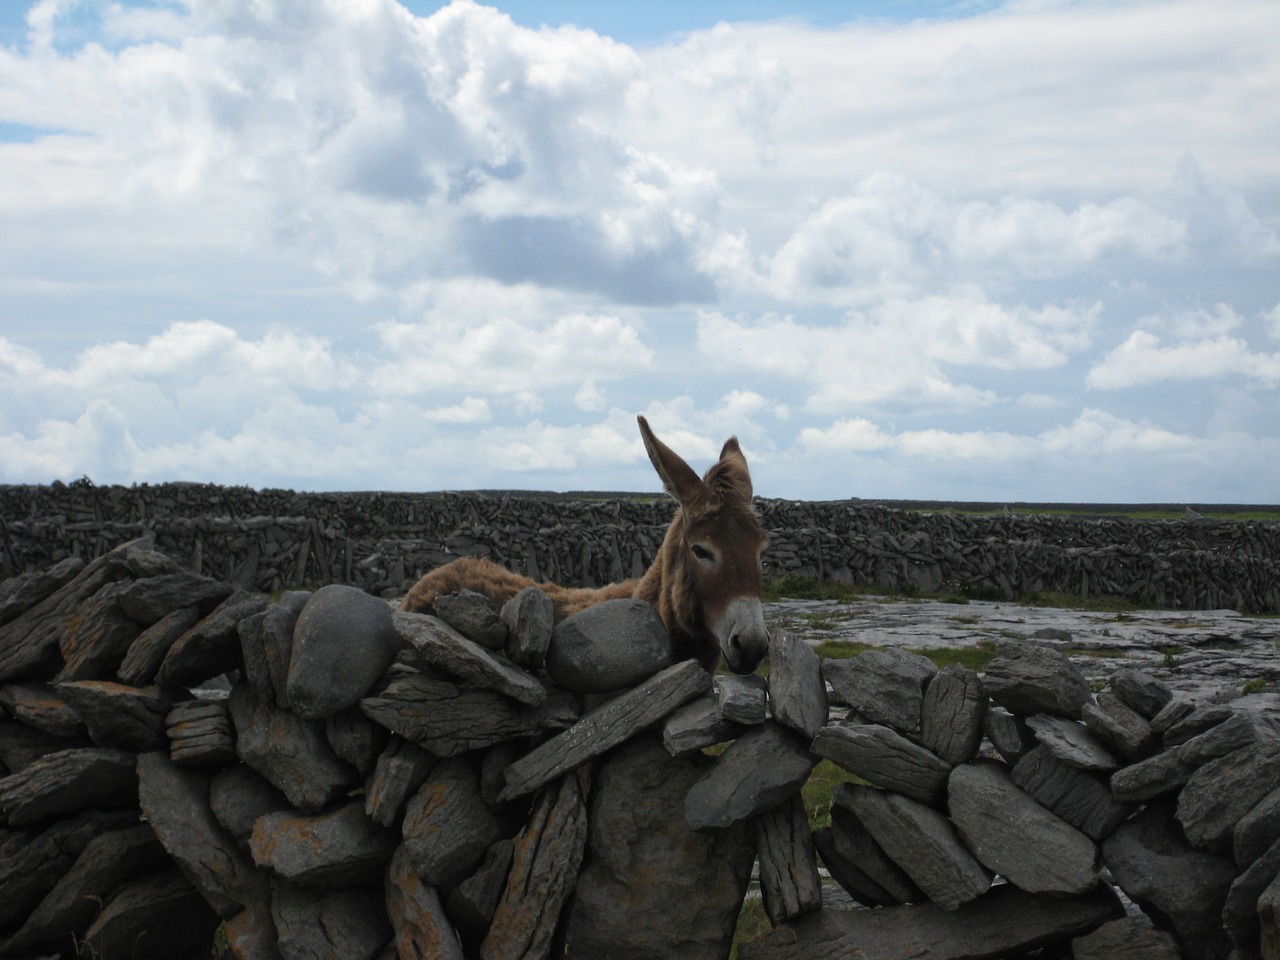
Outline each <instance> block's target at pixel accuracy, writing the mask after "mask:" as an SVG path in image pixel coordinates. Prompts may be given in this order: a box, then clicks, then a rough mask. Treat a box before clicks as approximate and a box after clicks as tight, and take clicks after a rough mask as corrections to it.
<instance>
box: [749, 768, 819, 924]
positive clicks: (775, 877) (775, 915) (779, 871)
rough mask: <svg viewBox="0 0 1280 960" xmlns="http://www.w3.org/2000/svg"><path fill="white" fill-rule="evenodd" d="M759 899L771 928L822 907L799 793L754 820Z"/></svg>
mask: <svg viewBox="0 0 1280 960" xmlns="http://www.w3.org/2000/svg"><path fill="white" fill-rule="evenodd" d="M754 824H755V836H756V858H757V862H758V863H759V864H760V895H761V897H762V899H763V901H764V912H765V914H766V915H767V916H768V918H769V922H770V923H772V924H773V925H774V926H777V925H778V924H780V923H785V922H787V921H788V920H794V919H795V918H796V917H798V916H800V914H802V913H808V912H809V911H810V910H818V909H820V908H821V907H822V882H821V880H820V879H819V877H818V863H817V860H816V859H815V858H814V851H813V835H812V833H810V831H809V821H808V818H807V817H806V815H805V809H804V801H803V800H802V799H801V797H800V794H799V793H794V794H792V795H791V798H790V799H789V800H784V801H782V803H780V804H778V805H777V806H776V807H774V808H773V809H771V810H766V811H765V812H764V813H762V814H760V815H759V816H757V817H756V818H755V821H754Z"/></svg>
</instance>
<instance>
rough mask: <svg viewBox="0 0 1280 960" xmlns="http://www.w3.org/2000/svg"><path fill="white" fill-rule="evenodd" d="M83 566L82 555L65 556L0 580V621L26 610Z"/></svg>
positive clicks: (72, 577)
mask: <svg viewBox="0 0 1280 960" xmlns="http://www.w3.org/2000/svg"><path fill="white" fill-rule="evenodd" d="M83 569H84V560H83V559H82V558H81V557H66V558H64V559H62V560H59V561H58V562H57V563H55V564H54V565H53V566H51V567H48V568H46V569H44V570H35V571H32V572H31V573H20V574H18V575H17V576H15V577H9V578H8V579H7V580H3V581H0V624H6V623H8V622H9V621H10V620H12V619H14V618H15V617H17V616H18V615H20V614H23V613H26V612H27V611H28V610H30V609H31V608H32V607H34V606H35V605H36V604H38V603H39V602H40V601H42V600H44V599H45V598H47V597H48V596H49V595H50V594H52V593H53V592H54V591H56V590H58V589H60V588H61V587H64V586H66V585H67V584H68V583H70V582H71V581H72V579H74V577H75V576H76V574H78V573H79V572H80V571H81V570H83Z"/></svg>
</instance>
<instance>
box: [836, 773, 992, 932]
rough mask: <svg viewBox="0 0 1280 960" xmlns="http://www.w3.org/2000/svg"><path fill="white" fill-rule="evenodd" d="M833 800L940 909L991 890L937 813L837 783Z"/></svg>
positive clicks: (906, 799) (901, 798)
mask: <svg viewBox="0 0 1280 960" xmlns="http://www.w3.org/2000/svg"><path fill="white" fill-rule="evenodd" d="M834 800H835V802H836V803H838V804H839V805H840V806H842V807H844V808H845V809H847V810H849V811H851V812H852V813H853V814H854V816H856V817H857V818H858V820H859V822H861V823H862V824H863V826H865V827H866V828H867V832H868V833H870V834H871V837H872V839H873V840H875V842H876V844H877V845H878V846H879V847H880V849H882V850H883V851H884V852H885V853H886V854H887V855H888V856H889V857H890V858H891V859H892V860H893V862H894V863H896V864H897V865H898V866H899V867H901V868H902V870H903V872H904V873H906V874H907V876H908V877H910V878H911V881H912V882H913V883H914V884H915V885H916V886H917V887H919V888H920V890H921V891H923V892H924V894H925V895H926V896H927V897H928V898H929V899H930V900H932V901H933V902H934V903H936V904H937V905H938V906H940V907H942V909H944V910H955V909H957V908H958V907H960V906H961V905H962V904H965V903H968V902H969V901H971V900H974V899H976V898H978V897H980V896H982V894H984V893H986V891H987V890H988V888H989V887H990V886H991V875H990V873H988V872H987V870H986V868H985V867H983V866H982V864H980V863H979V862H978V861H977V860H976V859H975V858H974V856H973V854H971V853H970V852H969V851H968V850H967V849H966V848H965V846H964V844H962V843H961V842H960V839H959V837H958V836H957V835H956V831H955V827H954V826H952V824H951V821H949V820H948V819H947V818H946V817H944V816H943V815H942V814H940V813H938V811H936V810H934V809H932V808H930V807H927V806H925V805H924V804H922V803H919V802H917V801H915V800H912V799H911V798H910V797H906V796H903V795H901V794H897V793H890V792H888V791H886V790H877V789H876V788H875V787H868V786H863V785H861V784H851V783H845V784H841V785H840V786H839V787H837V788H836V792H835V795H834Z"/></svg>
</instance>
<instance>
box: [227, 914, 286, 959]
mask: <svg viewBox="0 0 1280 960" xmlns="http://www.w3.org/2000/svg"><path fill="white" fill-rule="evenodd" d="M222 934H223V935H224V936H225V937H226V940H227V949H228V950H230V951H231V956H233V957H235V958H236V960H280V951H279V950H277V949H276V942H277V939H278V938H277V934H276V924H275V921H274V920H273V919H272V918H271V901H270V900H269V899H268V900H261V901H257V902H255V903H254V904H252V905H251V906H249V907H246V908H245V909H244V910H241V911H240V912H239V913H237V914H236V915H235V916H234V917H231V918H230V919H228V920H224V921H223V923H222Z"/></svg>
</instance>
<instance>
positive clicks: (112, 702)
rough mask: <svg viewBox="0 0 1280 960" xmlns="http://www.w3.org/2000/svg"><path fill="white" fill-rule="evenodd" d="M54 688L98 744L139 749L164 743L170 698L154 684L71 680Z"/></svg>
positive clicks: (147, 748)
mask: <svg viewBox="0 0 1280 960" xmlns="http://www.w3.org/2000/svg"><path fill="white" fill-rule="evenodd" d="M57 690H58V692H59V693H60V694H62V696H63V697H65V698H66V701H67V703H68V704H70V705H71V708H72V709H73V710H74V711H75V712H76V715H77V716H78V717H79V718H80V719H81V720H83V721H84V724H85V727H86V728H87V729H88V731H89V737H90V739H92V740H93V742H94V743H96V744H97V745H98V746H100V747H118V748H119V749H121V750H133V751H137V752H141V751H145V750H158V749H161V748H162V747H165V746H167V744H168V739H167V738H166V737H165V730H164V723H165V715H166V714H167V713H168V712H169V706H170V703H171V701H170V699H169V697H168V696H167V695H166V694H164V693H162V692H161V691H160V690H159V689H158V688H156V687H146V688H138V687H130V686H126V685H125V684H123V683H112V682H110V681H107V680H74V681H69V682H67V683H60V684H58V685H57Z"/></svg>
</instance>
